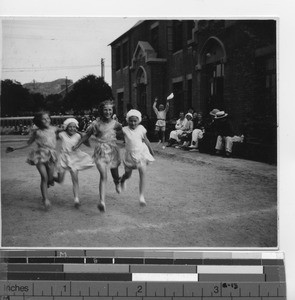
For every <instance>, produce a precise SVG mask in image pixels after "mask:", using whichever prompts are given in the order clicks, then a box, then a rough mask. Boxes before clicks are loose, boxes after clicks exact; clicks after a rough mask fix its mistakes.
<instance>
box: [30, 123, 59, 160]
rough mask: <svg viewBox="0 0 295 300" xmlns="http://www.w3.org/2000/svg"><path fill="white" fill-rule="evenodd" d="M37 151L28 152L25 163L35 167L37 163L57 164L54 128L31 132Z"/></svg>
mask: <svg viewBox="0 0 295 300" xmlns="http://www.w3.org/2000/svg"><path fill="white" fill-rule="evenodd" d="M33 135H35V142H36V144H37V149H34V150H32V151H30V152H29V155H28V158H27V163H28V164H30V165H37V164H39V163H53V164H56V162H57V152H56V127H53V126H50V127H49V128H46V129H42V130H41V129H37V130H36V131H34V132H33Z"/></svg>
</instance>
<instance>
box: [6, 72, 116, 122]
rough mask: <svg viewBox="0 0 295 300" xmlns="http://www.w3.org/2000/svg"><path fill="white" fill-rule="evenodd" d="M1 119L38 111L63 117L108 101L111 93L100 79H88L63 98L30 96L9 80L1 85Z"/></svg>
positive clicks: (25, 90)
mask: <svg viewBox="0 0 295 300" xmlns="http://www.w3.org/2000/svg"><path fill="white" fill-rule="evenodd" d="M1 90H2V92H1V116H18V115H32V114H34V113H35V112H36V111H39V110H47V111H49V112H50V114H59V113H62V114H64V113H65V111H66V110H74V111H83V110H90V111H91V112H92V111H93V109H95V108H97V107H98V106H99V103H101V102H102V101H104V100H106V99H112V98H113V97H112V89H111V87H110V86H109V85H108V84H107V83H106V82H105V81H104V79H103V78H102V77H96V76H95V75H88V76H85V77H83V78H81V79H80V80H78V81H77V82H76V83H75V84H74V86H73V89H72V90H71V91H70V92H69V93H68V94H67V95H66V96H65V98H63V97H62V95H61V94H51V95H48V96H46V97H44V96H43V95H42V94H41V93H30V91H29V90H28V89H26V88H24V87H23V86H22V85H21V84H20V83H19V82H17V81H13V80H10V79H7V80H4V81H1Z"/></svg>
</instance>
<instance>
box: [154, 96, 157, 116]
mask: <svg viewBox="0 0 295 300" xmlns="http://www.w3.org/2000/svg"><path fill="white" fill-rule="evenodd" d="M157 101H158V98H155V101H154V104H153V110H154V112H155V114H156V115H157V116H158V109H157V106H156V105H157Z"/></svg>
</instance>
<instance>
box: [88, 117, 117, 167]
mask: <svg viewBox="0 0 295 300" xmlns="http://www.w3.org/2000/svg"><path fill="white" fill-rule="evenodd" d="M121 128H122V126H121V124H120V123H119V122H117V121H115V120H113V119H112V120H111V121H110V122H103V121H102V120H100V119H97V120H95V121H93V122H92V123H91V125H90V126H89V127H88V128H87V131H86V133H91V134H93V135H94V136H95V137H96V146H95V148H94V153H93V159H94V162H95V163H96V165H98V164H99V165H101V164H104V165H106V166H108V167H109V168H111V169H113V168H117V167H118V166H119V165H120V163H121V158H120V150H119V147H118V145H117V139H116V133H117V131H118V130H120V129H121Z"/></svg>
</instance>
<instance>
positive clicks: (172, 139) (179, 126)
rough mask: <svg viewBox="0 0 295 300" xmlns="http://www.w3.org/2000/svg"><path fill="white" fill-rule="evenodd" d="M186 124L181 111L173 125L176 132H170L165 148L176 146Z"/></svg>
mask: <svg viewBox="0 0 295 300" xmlns="http://www.w3.org/2000/svg"><path fill="white" fill-rule="evenodd" d="M186 123H187V119H186V118H185V116H184V112H183V111H181V112H180V113H179V119H178V120H177V121H176V124H175V129H176V130H172V131H171V132H170V135H169V140H168V144H167V147H171V146H172V145H174V144H177V143H178V142H179V141H180V139H179V137H178V136H179V135H180V134H182V132H183V130H184V129H185V124H186Z"/></svg>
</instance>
